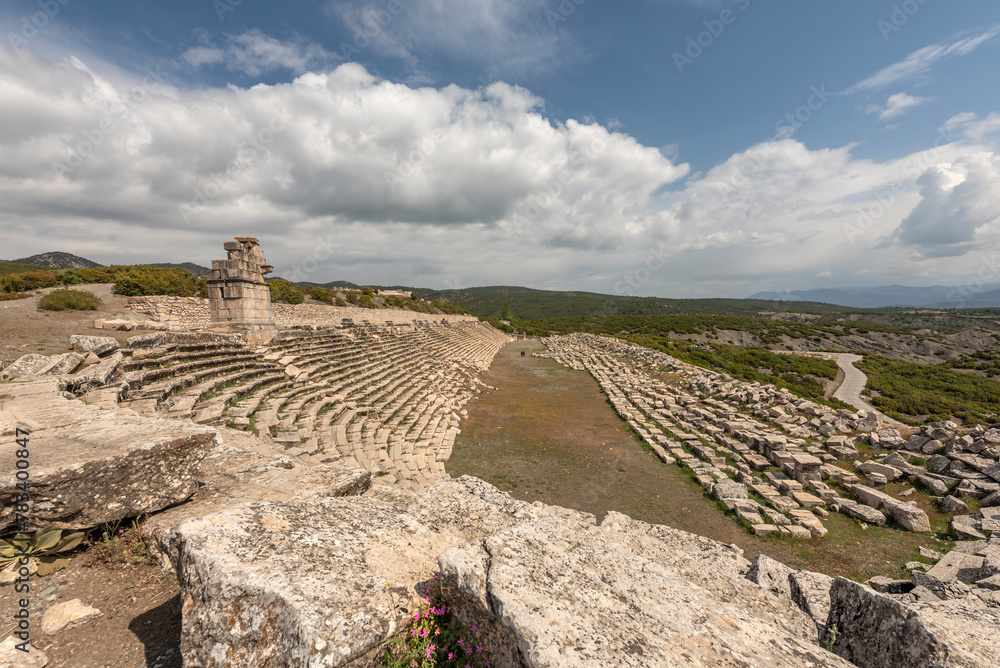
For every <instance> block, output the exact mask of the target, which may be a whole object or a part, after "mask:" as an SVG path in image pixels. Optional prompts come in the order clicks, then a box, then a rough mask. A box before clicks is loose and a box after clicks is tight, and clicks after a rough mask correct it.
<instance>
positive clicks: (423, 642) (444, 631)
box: [382, 573, 490, 668]
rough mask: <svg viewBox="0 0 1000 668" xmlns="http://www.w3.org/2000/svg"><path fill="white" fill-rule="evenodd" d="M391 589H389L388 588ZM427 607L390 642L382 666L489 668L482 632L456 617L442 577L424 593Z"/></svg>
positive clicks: (424, 606)
mask: <svg viewBox="0 0 1000 668" xmlns="http://www.w3.org/2000/svg"><path fill="white" fill-rule="evenodd" d="M388 586H389V585H387V587H388ZM421 593H422V594H423V596H424V603H423V605H421V606H420V608H419V610H417V612H415V613H413V616H412V617H411V618H410V619H409V620H407V622H406V624H404V625H403V628H402V631H401V633H400V635H399V636H398V637H396V638H393V639H391V640H390V641H389V643H390V647H388V648H387V649H386V653H385V657H384V658H383V660H382V665H383V666H386V667H387V668H412V666H419V668H430V667H431V666H435V667H437V666H441V667H445V668H449V667H456V668H457V667H459V666H476V667H479V666H488V665H490V660H489V655H488V653H487V652H485V651H484V650H483V646H482V645H481V644H479V642H478V639H477V634H478V633H479V629H478V628H477V627H476V625H475V624H473V625H472V626H469V627H467V626H465V625H464V624H463V623H462V622H460V621H459V620H458V619H457V618H456V617H455V616H454V614H453V613H452V609H451V606H449V605H448V603H447V601H445V599H444V593H443V591H442V589H441V574H440V573H438V574H436V575H435V576H434V578H433V579H432V580H431V581H430V582H428V583H427V584H426V585H425V586H424V588H423V590H422V592H421Z"/></svg>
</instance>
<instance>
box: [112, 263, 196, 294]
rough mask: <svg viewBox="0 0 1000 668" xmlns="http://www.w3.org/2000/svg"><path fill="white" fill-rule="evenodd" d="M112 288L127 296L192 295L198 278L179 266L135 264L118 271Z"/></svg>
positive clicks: (117, 292)
mask: <svg viewBox="0 0 1000 668" xmlns="http://www.w3.org/2000/svg"><path fill="white" fill-rule="evenodd" d="M112 269H116V268H114V267H113V268H112ZM113 289H114V292H115V294H118V295H125V296H127V297H140V296H145V295H172V296H174V297H193V296H194V294H195V292H196V291H197V289H198V279H197V278H195V276H194V274H192V273H191V272H190V271H188V270H187V269H181V268H179V267H150V266H146V265H135V266H133V267H128V268H127V269H125V270H124V271H122V272H120V273H118V276H117V277H116V278H115V287H114V288H113Z"/></svg>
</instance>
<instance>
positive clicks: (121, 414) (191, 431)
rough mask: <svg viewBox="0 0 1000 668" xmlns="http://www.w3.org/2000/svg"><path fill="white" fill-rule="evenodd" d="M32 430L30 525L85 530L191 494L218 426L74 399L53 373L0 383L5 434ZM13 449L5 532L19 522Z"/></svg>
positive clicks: (3, 481)
mask: <svg viewBox="0 0 1000 668" xmlns="http://www.w3.org/2000/svg"><path fill="white" fill-rule="evenodd" d="M18 428H20V429H22V430H27V431H28V432H29V441H28V450H29V458H28V461H29V463H30V475H31V494H32V502H31V508H30V512H29V516H30V518H31V524H32V526H33V527H41V526H45V525H46V524H48V523H50V522H61V523H63V525H64V526H66V527H67V528H72V529H86V528H91V527H95V526H98V525H100V524H103V523H104V522H106V521H108V520H111V519H118V518H124V517H135V516H138V515H144V514H149V513H152V512H155V511H158V510H161V509H163V508H166V507H168V506H172V505H174V504H176V503H180V502H181V501H183V500H185V499H187V498H188V497H189V496H191V494H192V493H193V492H194V491H195V489H196V488H197V486H198V480H197V474H196V470H197V467H198V463H199V462H200V461H201V460H202V458H204V457H205V455H206V454H207V452H208V451H209V449H210V448H211V447H212V446H213V445H214V444H215V441H216V439H217V437H218V432H217V431H216V430H215V429H214V428H212V427H205V426H202V425H197V424H193V423H185V422H177V421H173V420H163V419H154V418H145V417H141V416H139V415H137V414H135V413H134V412H132V411H126V410H121V409H114V410H107V409H103V408H98V407H96V406H87V405H85V404H84V403H83V402H82V401H78V400H69V399H66V398H64V397H63V396H62V395H61V394H60V392H59V383H58V381H57V380H55V379H51V380H33V381H28V380H26V379H25V380H16V381H12V382H10V383H5V384H4V385H3V388H2V390H0V436H3V437H4V438H5V439H11V440H13V438H14V436H15V434H16V430H17V429H18ZM15 457H16V453H15V448H2V449H0V533H4V532H6V531H8V530H9V529H10V528H11V527H13V526H14V522H15V516H14V513H13V508H14V501H15V498H16V495H17V493H18V489H17V487H15V483H16V479H15V471H16V470H17V469H16V468H15Z"/></svg>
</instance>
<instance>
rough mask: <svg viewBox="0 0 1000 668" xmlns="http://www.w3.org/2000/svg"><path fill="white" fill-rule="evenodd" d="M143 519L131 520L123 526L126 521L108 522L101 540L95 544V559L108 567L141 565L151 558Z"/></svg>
mask: <svg viewBox="0 0 1000 668" xmlns="http://www.w3.org/2000/svg"><path fill="white" fill-rule="evenodd" d="M141 520H142V518H141V517H140V518H136V519H133V520H131V521H130V522H129V523H128V524H127V525H125V526H123V524H124V520H122V519H115V520H111V521H109V522H107V523H106V524H105V525H104V526H103V527H101V528H100V529H98V530H97V531H100V538H99V539H98V540H97V541H95V543H94V551H93V554H94V559H95V560H96V561H99V562H103V563H105V564H107V565H121V566H126V565H134V564H141V563H142V562H143V561H145V560H146V557H148V556H149V549H148V548H147V546H146V539H145V538H143V536H142V530H141V529H140V522H141Z"/></svg>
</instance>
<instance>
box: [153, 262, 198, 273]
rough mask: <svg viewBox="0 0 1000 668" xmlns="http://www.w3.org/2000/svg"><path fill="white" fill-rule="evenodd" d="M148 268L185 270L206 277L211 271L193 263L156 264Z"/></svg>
mask: <svg viewBox="0 0 1000 668" xmlns="http://www.w3.org/2000/svg"><path fill="white" fill-rule="evenodd" d="M149 266H151V267H167V268H177V269H187V270H188V271H190V272H191V273H192V274H194V275H195V276H208V272H210V271H211V269H209V268H208V267H203V266H201V265H200V264H195V263H194V262H181V263H180V264H176V263H174V262H157V263H156V264H151V265H149Z"/></svg>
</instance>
